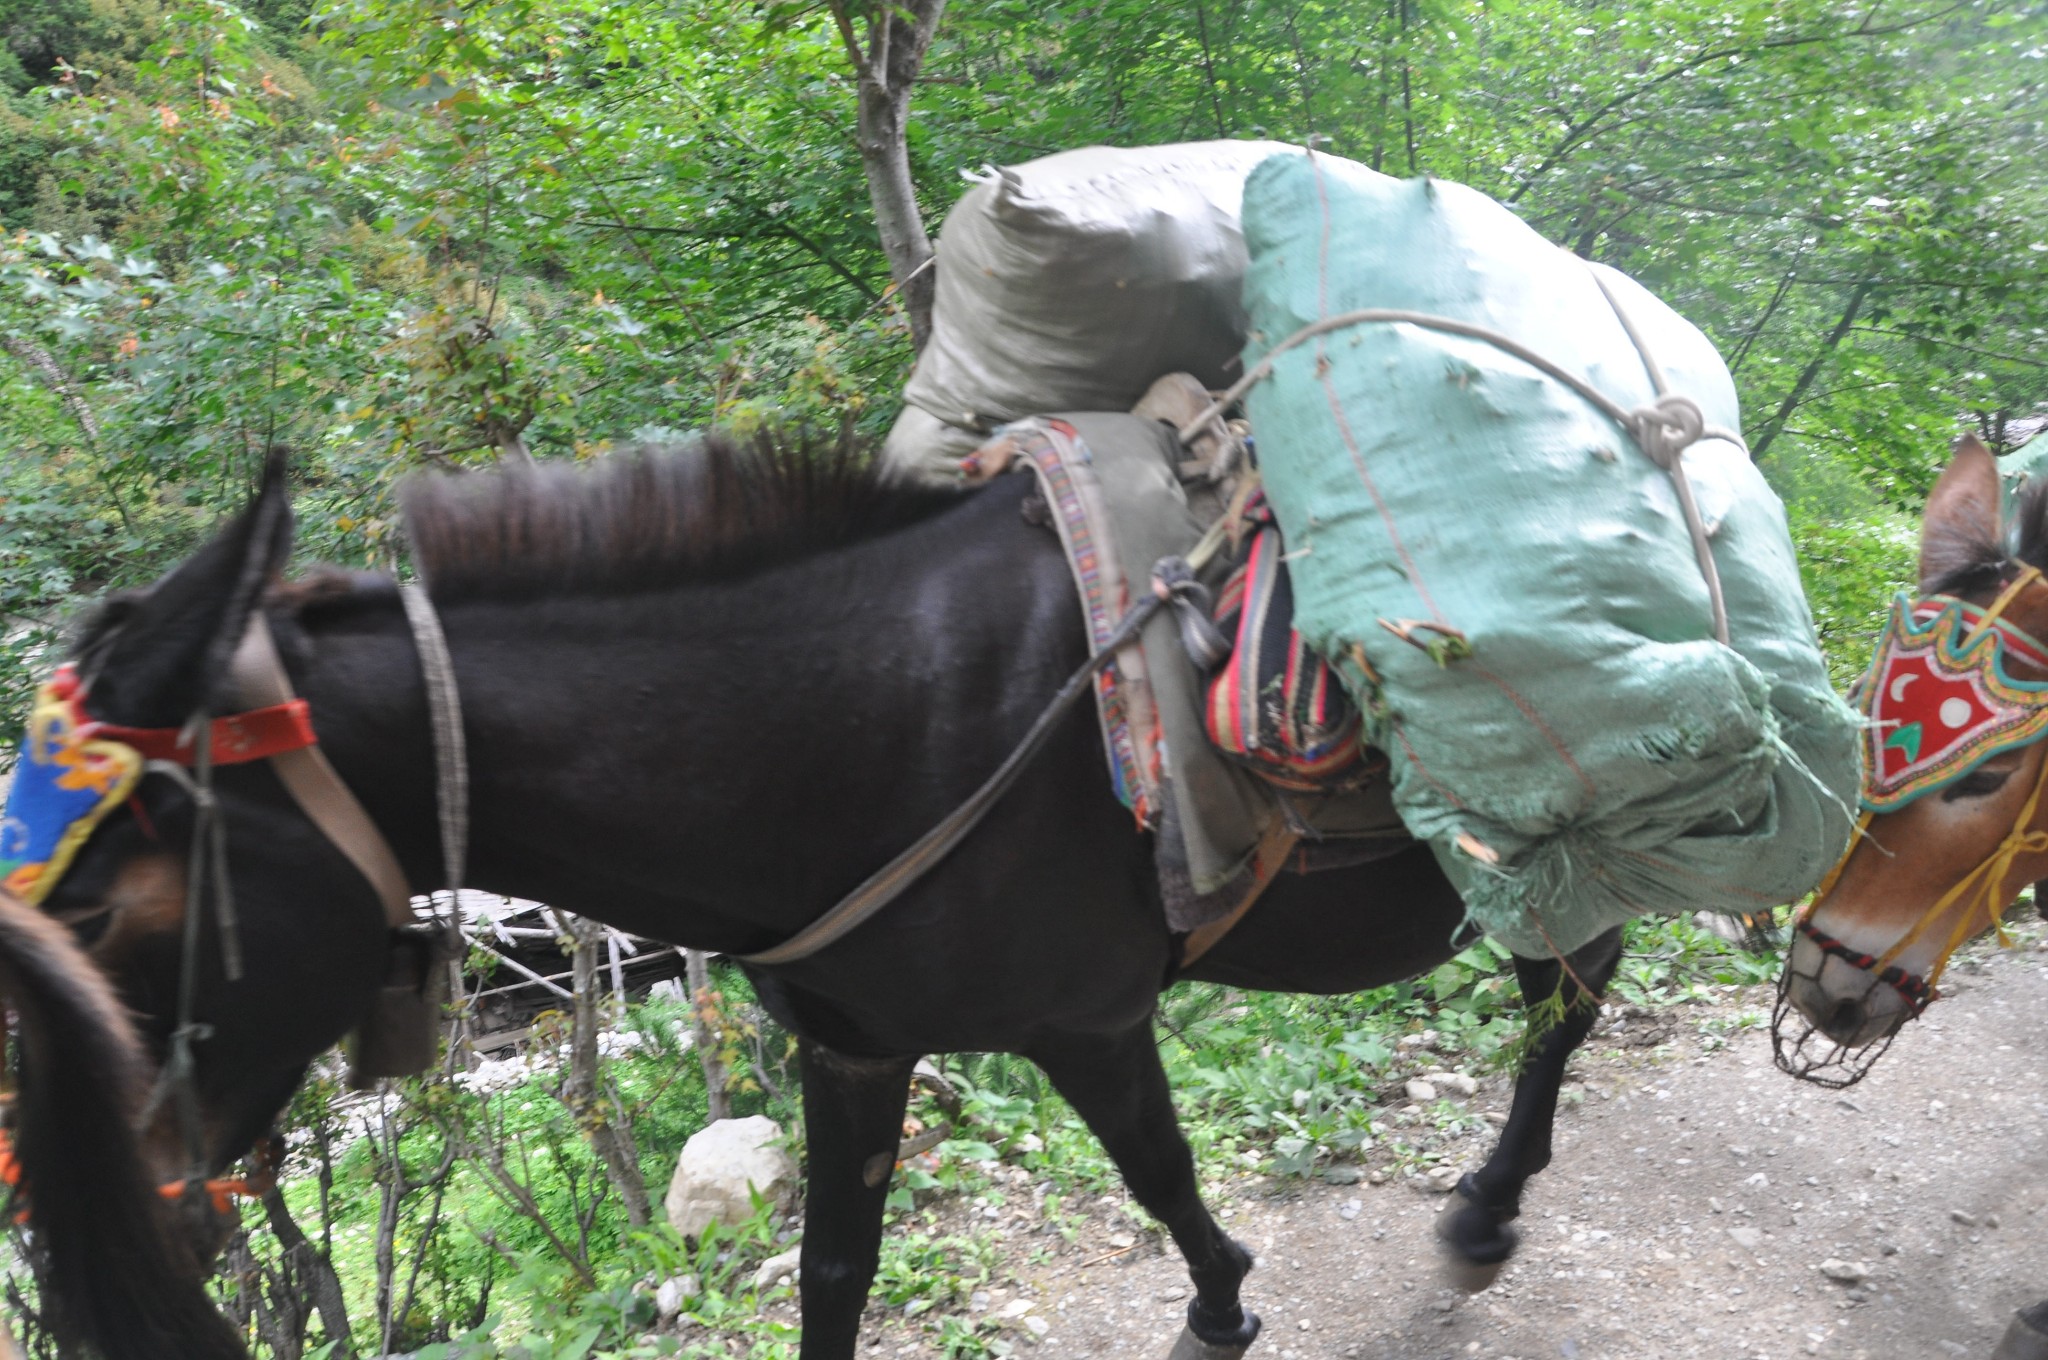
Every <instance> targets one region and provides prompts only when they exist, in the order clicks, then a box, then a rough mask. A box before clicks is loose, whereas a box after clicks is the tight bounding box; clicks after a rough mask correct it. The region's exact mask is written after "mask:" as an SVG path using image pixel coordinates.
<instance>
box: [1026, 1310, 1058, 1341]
mask: <svg viewBox="0 0 2048 1360" xmlns="http://www.w3.org/2000/svg"><path fill="white" fill-rule="evenodd" d="M1024 1330H1025V1331H1027V1332H1029V1333H1031V1334H1032V1335H1033V1336H1035V1337H1037V1338H1038V1339H1039V1340H1040V1341H1043V1340H1045V1334H1046V1333H1047V1332H1049V1331H1051V1330H1052V1324H1051V1323H1050V1322H1047V1321H1046V1320H1045V1319H1044V1318H1042V1317H1039V1316H1038V1315H1037V1314H1036V1313H1034V1314H1032V1315H1031V1316H1030V1317H1027V1318H1025V1319H1024Z"/></svg>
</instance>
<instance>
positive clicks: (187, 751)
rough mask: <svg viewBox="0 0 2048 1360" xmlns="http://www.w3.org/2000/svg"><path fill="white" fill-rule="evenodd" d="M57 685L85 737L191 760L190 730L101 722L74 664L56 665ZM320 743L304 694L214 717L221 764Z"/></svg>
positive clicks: (153, 756) (148, 755) (151, 755)
mask: <svg viewBox="0 0 2048 1360" xmlns="http://www.w3.org/2000/svg"><path fill="white" fill-rule="evenodd" d="M55 684H56V686H57V689H58V692H59V693H60V694H61V695H63V696H64V697H65V698H67V699H69V700H70V701H71V704H72V706H73V708H75V709H76V710H77V712H78V730H79V735H80V736H81V737H97V738H99V739H100V740H102V741H118V742H120V743H121V744H122V745H123V746H131V747H133V748H134V749H135V750H136V751H138V752H139V753H141V756H142V758H143V759H144V760H168V761H170V762H172V763H173V764H177V765H190V764H191V763H192V761H193V757H194V755H195V743H193V742H191V741H189V740H187V732H186V729H184V728H182V727H123V726H121V725H120V724H118V723H106V722H99V721H97V720H96V719H94V718H92V717H90V716H88V715H87V714H86V712H85V710H84V708H83V707H82V706H81V704H80V699H81V695H80V692H79V684H78V673H77V672H76V671H75V670H73V669H72V667H70V666H69V665H64V666H60V667H58V668H57V675H56V677H55ZM318 743H319V738H318V737H317V736H315V735H314V733H313V710H312V707H311V706H310V705H308V704H307V703H306V701H305V700H304V699H298V698H294V699H290V700H287V701H286V702H284V703H281V704H271V705H270V706H269V707H267V708H252V709H248V710H246V711H244V712H241V713H230V714H228V715H227V716H226V717H222V718H215V719H214V720H213V763H214V764H216V765H243V764H247V763H248V762H250V761H254V760H268V759H270V757H272V756H275V755H281V754H283V753H284V752H286V751H298V750H303V749H304V748H306V747H308V746H314V745H317V744H318Z"/></svg>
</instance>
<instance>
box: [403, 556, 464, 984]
mask: <svg viewBox="0 0 2048 1360" xmlns="http://www.w3.org/2000/svg"><path fill="white" fill-rule="evenodd" d="M398 597H399V599H400V600H402V601H404V603H405V618H406V622H407V623H409V624H410V625H411V626H412V637H413V645H414V646H415V647H417V648H418V649H419V654H420V676H421V678H422V679H423V680H424V681H425V683H426V689H427V719H428V722H429V723H430V724H431V726H432V728H433V734H434V793H435V799H434V801H435V804H436V806H437V808H438V810H439V813H440V822H441V864H442V867H443V870H444V871H445V872H444V877H445V878H446V879H447V883H448V917H447V920H446V922H445V928H446V930H447V933H448V943H449V945H450V946H451V947H453V948H455V949H456V950H457V953H456V957H457V958H460V957H461V953H460V949H461V941H462V898H461V889H462V878H463V872H464V869H465V867H466V866H467V862H468V858H469V752H468V748H467V746H466V745H465V743H464V741H463V733H462V696H461V694H460V692H459V691H458V690H457V689H456V685H455V663H454V661H453V659H452V658H450V656H449V655H448V637H447V634H445V633H443V632H442V631H441V618H440V616H439V615H438V614H436V613H435V612H434V604H433V601H432V600H431V599H429V598H428V596H427V590H426V587H425V586H422V585H419V584H418V583H416V582H409V583H407V584H405V585H402V586H400V587H399V588H398Z"/></svg>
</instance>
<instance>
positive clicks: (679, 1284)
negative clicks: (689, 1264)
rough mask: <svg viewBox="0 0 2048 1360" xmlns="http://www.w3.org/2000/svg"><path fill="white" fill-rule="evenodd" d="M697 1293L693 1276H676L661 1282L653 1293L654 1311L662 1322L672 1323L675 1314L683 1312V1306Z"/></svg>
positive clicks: (695, 1280)
mask: <svg viewBox="0 0 2048 1360" xmlns="http://www.w3.org/2000/svg"><path fill="white" fill-rule="evenodd" d="M698 1293H699V1289H698V1285H697V1277H696V1276H695V1275H677V1276H674V1277H673V1278H670V1279H666V1280H663V1281H662V1282H661V1288H659V1289H657V1290H655V1291H654V1311H655V1312H656V1313H658V1314H660V1316H661V1320H662V1321H663V1322H673V1321H674V1320H675V1316H676V1314H677V1313H680V1312H682V1311H683V1305H684V1304H686V1303H688V1302H689V1301H690V1300H691V1299H694V1298H696V1297H697V1295H698Z"/></svg>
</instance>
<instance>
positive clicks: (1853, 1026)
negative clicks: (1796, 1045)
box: [1816, 996, 1870, 1048]
mask: <svg viewBox="0 0 2048 1360" xmlns="http://www.w3.org/2000/svg"><path fill="white" fill-rule="evenodd" d="M1869 1020H1870V1016H1869V1013H1868V1012H1867V1011H1865V1010H1864V1008H1863V1003H1862V1002H1861V1001H1859V1000H1857V999H1856V998H1855V997H1850V996H1844V997H1838V998H1836V1000H1835V1002H1834V1004H1833V1005H1831V1006H1829V1007H1828V1008H1827V1011H1826V1013H1825V1014H1823V1015H1822V1016H1821V1017H1820V1018H1819V1019H1818V1020H1817V1021H1816V1024H1817V1025H1818V1026H1819V1028H1820V1032H1821V1033H1822V1034H1825V1035H1827V1036H1828V1038H1830V1039H1833V1040H1834V1041H1835V1042H1836V1043H1838V1044H1840V1045H1841V1046H1842V1047H1844V1048H1850V1047H1853V1046H1854V1045H1855V1043H1856V1041H1857V1040H1858V1039H1859V1038H1861V1037H1862V1034H1863V1028H1864V1026H1865V1025H1866V1024H1868V1023H1869Z"/></svg>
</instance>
